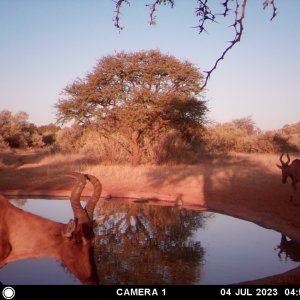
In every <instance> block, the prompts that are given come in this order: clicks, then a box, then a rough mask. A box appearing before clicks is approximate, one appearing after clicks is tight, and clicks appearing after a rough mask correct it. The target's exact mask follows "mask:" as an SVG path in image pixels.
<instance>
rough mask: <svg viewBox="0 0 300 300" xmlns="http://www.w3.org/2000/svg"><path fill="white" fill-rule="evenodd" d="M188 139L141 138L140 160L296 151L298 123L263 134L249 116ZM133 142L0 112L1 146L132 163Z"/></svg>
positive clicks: (179, 160)
mask: <svg viewBox="0 0 300 300" xmlns="http://www.w3.org/2000/svg"><path fill="white" fill-rule="evenodd" d="M193 134H194V136H193V137H192V138H191V139H190V141H189V142H188V141H187V140H186V139H183V138H182V136H181V135H180V134H178V132H177V131H175V130H169V131H168V132H166V133H165V134H163V135H162V137H161V138H160V139H159V140H158V141H156V142H155V143H151V141H148V142H147V141H146V142H145V145H144V147H143V152H142V160H141V162H142V163H155V164H161V163H170V162H174V163H187V162H197V161H198V160H199V159H200V158H201V154H203V153H229V152H239V153H240V152H244V153H280V152H283V151H288V152H300V122H298V123H296V124H292V125H285V126H284V127H283V128H281V129H278V130H273V131H267V132H262V131H261V130H260V129H259V128H258V127H257V126H256V125H255V123H254V122H253V120H252V119H251V118H250V117H246V118H241V119H237V120H233V121H232V122H227V123H223V124H210V125H206V126H204V127H203V126H201V128H199V130H195V131H193ZM131 147H132V145H131V142H130V141H127V140H126V138H124V136H121V135H119V134H118V133H115V134H112V135H110V136H104V135H102V134H101V133H99V132H98V131H97V129H96V128H95V127H94V126H91V127H88V126H80V125H73V126H71V127H64V128H61V127H59V126H56V125H55V124H52V123H51V124H48V125H44V126H36V125H35V124H33V123H30V122H28V114H27V113H25V112H18V113H16V114H13V113H12V112H10V111H7V110H4V111H0V149H1V150H10V149H48V150H49V151H51V152H54V151H55V152H57V151H61V152H72V153H74V152H75V153H76V152H77V153H78V152H79V153H84V154H87V155H89V156H92V157H94V158H97V159H98V160H99V161H102V162H107V163H124V162H131V154H130V149H131Z"/></svg>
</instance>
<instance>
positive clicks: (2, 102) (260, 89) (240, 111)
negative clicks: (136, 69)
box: [0, 0, 300, 131]
mask: <svg viewBox="0 0 300 300" xmlns="http://www.w3.org/2000/svg"><path fill="white" fill-rule="evenodd" d="M151 2H153V0H146V1H144V0H131V5H130V6H129V5H126V4H124V6H123V8H122V15H121V21H120V22H121V25H122V26H124V29H123V30H121V31H119V30H118V29H117V28H116V27H115V26H114V21H113V18H114V11H115V7H114V5H115V4H114V1H112V0H0V110H4V109H7V110H10V111H12V112H13V113H16V112H18V111H20V110H21V111H25V112H27V113H28V114H29V121H30V122H33V123H35V124H37V125H44V124H48V123H50V122H55V121H56V116H55V113H56V112H55V108H54V105H55V103H57V101H58V100H59V99H61V98H62V97H63V96H62V94H61V92H62V91H63V89H64V87H66V86H67V85H68V84H70V83H72V82H73V81H74V80H75V79H76V78H83V77H84V76H85V75H86V74H87V73H88V72H90V71H91V70H92V69H93V68H94V67H95V65H96V63H97V60H98V59H100V58H101V57H103V56H105V55H109V54H113V53H115V52H118V51H128V52H135V51H139V50H148V49H159V50H160V51H161V52H162V53H165V54H171V55H174V56H176V57H177V58H179V59H181V60H189V61H191V62H192V63H194V64H195V65H196V66H197V67H198V68H199V69H200V70H201V71H205V70H209V69H210V68H211V67H212V66H213V64H214V62H215V60H216V59H217V58H218V57H219V56H220V54H221V53H222V51H223V50H224V48H225V47H226V46H227V45H228V44H227V41H229V40H230V39H232V37H233V36H234V31H233V28H232V27H228V25H229V23H228V22H226V23H224V22H223V20H222V19H220V22H219V23H218V24H209V26H208V27H207V31H208V32H207V33H202V34H199V33H198V30H197V29H196V28H194V27H195V26H196V25H197V17H196V16H195V7H196V5H197V1H196V0H176V1H175V7H174V8H173V9H171V8H170V7H169V6H160V7H159V8H158V11H157V15H156V16H157V17H156V25H154V26H153V25H150V24H149V19H150V17H149V8H148V7H146V4H149V3H151ZM210 2H212V3H214V8H216V9H218V11H220V10H221V6H220V5H219V3H220V2H222V1H221V0H220V1H219V0H213V1H210ZM262 4H263V0H251V1H248V4H247V11H246V19H245V22H244V27H245V29H244V33H243V36H242V40H241V42H240V43H238V44H237V45H236V46H235V47H234V49H233V50H232V51H230V52H229V53H228V54H227V56H226V57H225V59H224V60H223V61H221V63H220V64H219V66H218V68H217V70H216V71H215V72H214V73H213V74H212V76H211V79H210V80H209V82H208V85H207V90H206V99H207V105H208V107H209V109H210V112H209V114H208V118H209V119H210V120H211V121H212V122H216V123H223V122H228V121H231V120H233V119H237V118H243V117H248V116H251V117H252V119H253V120H254V122H255V123H256V124H257V126H258V127H259V128H260V129H261V130H263V131H265V130H272V129H278V128H281V127H282V126H284V125H286V124H293V123H296V122H299V121H300V80H299V79H300V76H299V70H300V59H299V54H300V34H299V31H300V18H299V15H298V12H299V11H300V1H299V0H277V1H276V6H277V8H278V15H277V16H276V18H275V19H274V20H273V21H270V18H271V16H272V10H271V9H267V10H263V9H262Z"/></svg>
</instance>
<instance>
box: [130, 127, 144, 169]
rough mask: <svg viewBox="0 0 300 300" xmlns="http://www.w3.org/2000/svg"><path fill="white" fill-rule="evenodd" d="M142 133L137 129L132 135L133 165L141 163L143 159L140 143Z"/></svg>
mask: <svg viewBox="0 0 300 300" xmlns="http://www.w3.org/2000/svg"><path fill="white" fill-rule="evenodd" d="M140 135H141V132H140V131H135V132H133V134H132V135H131V142H132V159H131V164H132V166H138V165H140V164H141V160H142V148H141V146H140V144H139V137H140Z"/></svg>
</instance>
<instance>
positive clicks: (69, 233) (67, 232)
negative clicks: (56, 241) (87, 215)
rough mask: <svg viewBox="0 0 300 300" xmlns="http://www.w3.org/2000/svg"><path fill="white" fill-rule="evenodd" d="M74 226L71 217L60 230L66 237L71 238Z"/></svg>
mask: <svg viewBox="0 0 300 300" xmlns="http://www.w3.org/2000/svg"><path fill="white" fill-rule="evenodd" d="M75 228H76V224H75V221H74V220H73V219H70V221H69V223H68V224H67V225H66V227H65V228H64V230H63V232H62V234H63V236H64V237H67V238H71V237H72V235H73V232H74V230H75Z"/></svg>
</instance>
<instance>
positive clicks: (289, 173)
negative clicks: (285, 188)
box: [277, 153, 300, 204]
mask: <svg viewBox="0 0 300 300" xmlns="http://www.w3.org/2000/svg"><path fill="white" fill-rule="evenodd" d="M283 154H284V153H282V154H281V156H280V158H279V160H280V162H281V166H280V165H277V167H278V168H279V169H281V171H282V183H286V180H287V178H288V177H290V178H291V179H292V187H293V189H294V192H295V198H296V200H295V203H296V204H298V197H297V183H298V182H299V181H300V160H299V159H294V160H293V161H292V163H291V164H289V163H290V161H291V159H290V156H289V154H288V153H287V154H286V155H287V159H288V160H287V161H286V162H284V161H283V159H282V157H283Z"/></svg>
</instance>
